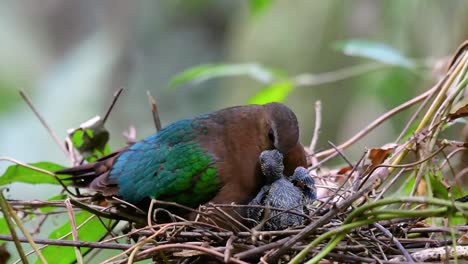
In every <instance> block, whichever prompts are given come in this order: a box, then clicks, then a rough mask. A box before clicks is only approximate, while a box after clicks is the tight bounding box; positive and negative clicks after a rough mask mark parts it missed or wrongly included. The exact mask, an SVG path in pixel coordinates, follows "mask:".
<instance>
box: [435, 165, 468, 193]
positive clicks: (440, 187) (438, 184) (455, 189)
mask: <svg viewBox="0 0 468 264" xmlns="http://www.w3.org/2000/svg"><path fill="white" fill-rule="evenodd" d="M429 177H430V180H431V187H432V192H433V194H434V197H436V198H441V199H449V190H447V186H450V189H451V190H450V191H451V192H452V195H453V199H456V198H459V197H462V196H463V195H464V193H463V190H462V189H461V188H460V187H459V186H456V185H449V184H445V185H444V184H443V181H445V179H444V177H443V175H442V173H441V172H440V171H437V172H436V173H435V174H434V173H432V172H430V173H429Z"/></svg>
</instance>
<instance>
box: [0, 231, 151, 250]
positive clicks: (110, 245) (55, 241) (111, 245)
mask: <svg viewBox="0 0 468 264" xmlns="http://www.w3.org/2000/svg"><path fill="white" fill-rule="evenodd" d="M17 239H18V241H19V242H24V243H27V242H28V239H27V238H25V237H18V238H17ZM0 240H2V241H15V238H14V237H13V236H12V235H2V234H0ZM33 241H34V243H36V244H41V245H54V246H63V247H82V248H103V249H120V250H125V249H129V248H131V247H133V246H134V244H121V243H102V242H88V241H73V240H60V239H46V238H35V239H34V240H33ZM150 247H151V246H147V247H144V249H147V248H150Z"/></svg>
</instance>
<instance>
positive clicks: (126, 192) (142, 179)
mask: <svg viewBox="0 0 468 264" xmlns="http://www.w3.org/2000/svg"><path fill="white" fill-rule="evenodd" d="M204 133H206V127H205V126H204V125H202V124H200V122H198V121H197V120H196V119H186V120H181V121H178V122H176V123H173V124H172V125H170V126H168V127H166V128H164V129H162V130H161V131H160V132H158V133H157V134H154V135H151V136H149V137H147V138H145V139H143V140H142V141H139V142H138V143H136V144H134V145H133V146H132V147H130V149H129V150H127V151H125V152H124V153H122V154H121V155H120V156H119V158H118V159H117V160H116V162H115V163H114V165H113V168H112V170H111V172H110V176H109V179H110V181H111V182H117V184H118V187H119V195H121V196H122V197H123V199H124V200H126V201H128V202H131V203H138V202H139V201H141V200H143V199H144V198H147V197H152V198H156V199H161V200H167V201H174V202H177V203H181V204H185V205H189V206H196V205H198V204H200V203H203V202H206V201H208V200H209V199H211V198H212V197H213V196H214V194H215V193H216V191H217V190H218V188H219V178H218V176H217V170H216V165H215V158H216V157H214V156H213V155H212V153H209V152H208V151H206V150H205V149H203V148H202V147H201V146H200V145H199V144H198V143H197V142H196V137H197V136H199V135H203V134H204Z"/></svg>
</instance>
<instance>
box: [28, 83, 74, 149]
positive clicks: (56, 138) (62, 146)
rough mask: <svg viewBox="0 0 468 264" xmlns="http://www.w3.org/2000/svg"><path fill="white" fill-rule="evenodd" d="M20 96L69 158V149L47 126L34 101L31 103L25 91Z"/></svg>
mask: <svg viewBox="0 0 468 264" xmlns="http://www.w3.org/2000/svg"><path fill="white" fill-rule="evenodd" d="M19 93H20V95H21V97H22V98H23V100H24V101H25V102H26V103H27V104H28V106H29V108H31V110H32V111H33V112H34V114H35V115H36V117H37V119H39V121H40V122H41V124H42V126H43V127H44V128H45V129H46V130H47V132H48V133H49V135H50V136H51V137H52V139H53V140H54V141H55V143H56V144H57V146H59V148H60V149H61V150H62V151H63V153H65V155H66V156H67V157H68V155H69V154H68V151H67V148H66V147H65V145H64V144H63V142H62V141H61V140H60V139H59V137H58V136H57V134H55V132H54V131H53V130H52V129H51V128H50V126H49V125H48V124H47V122H46V121H45V119H44V118H43V117H42V115H41V114H40V113H39V111H37V109H36V107H34V105H33V103H32V101H31V98H29V96H28V95H27V94H26V92H25V91H23V90H20V92H19Z"/></svg>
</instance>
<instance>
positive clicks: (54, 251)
mask: <svg viewBox="0 0 468 264" xmlns="http://www.w3.org/2000/svg"><path fill="white" fill-rule="evenodd" d="M92 215H93V214H91V213H89V212H86V211H81V212H79V213H76V214H75V221H76V225H77V226H79V225H80V224H82V223H83V222H84V221H86V220H87V219H88V218H89V217H91V216H92ZM103 222H104V223H105V224H106V225H108V226H109V225H110V223H111V220H109V219H103ZM70 232H71V224H70V223H65V224H64V225H62V226H60V227H59V228H57V229H55V230H54V231H52V233H50V235H49V238H50V239H58V238H60V237H62V236H64V235H66V234H67V233H70ZM106 233H107V229H106V228H105V227H104V226H103V225H102V223H101V221H99V219H98V218H97V217H94V218H92V219H91V220H89V221H88V222H87V223H86V224H84V225H83V226H82V227H81V228H80V229H78V237H79V238H80V241H89V242H96V241H99V240H100V239H101V238H102V237H103V236H104V235H105V234H106ZM65 239H66V240H72V239H73V237H72V235H71V234H69V235H68V236H66V238H65ZM80 250H81V253H82V254H84V253H86V252H87V251H89V250H90V248H86V247H81V248H80ZM42 254H43V255H44V257H45V258H46V259H47V260H48V261H50V262H51V263H52V262H53V263H67V264H68V263H73V262H74V261H75V260H76V257H75V252H74V249H73V247H60V246H48V247H46V248H45V249H43V250H42ZM36 263H40V261H39V260H38V261H37V262H36Z"/></svg>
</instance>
